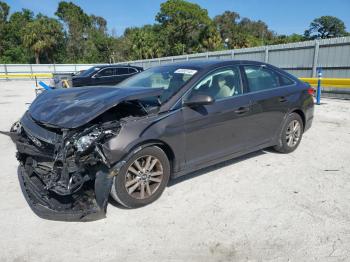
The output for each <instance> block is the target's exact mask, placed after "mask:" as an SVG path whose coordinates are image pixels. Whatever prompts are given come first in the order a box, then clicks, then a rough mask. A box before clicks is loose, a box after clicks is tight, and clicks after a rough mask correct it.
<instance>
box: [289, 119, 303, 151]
mask: <svg viewBox="0 0 350 262" xmlns="http://www.w3.org/2000/svg"><path fill="white" fill-rule="evenodd" d="M300 135H301V125H300V123H299V121H297V120H293V121H291V122H290V123H289V125H288V127H287V131H286V141H287V145H288V146H289V147H295V146H296V145H297V144H298V142H299V139H300Z"/></svg>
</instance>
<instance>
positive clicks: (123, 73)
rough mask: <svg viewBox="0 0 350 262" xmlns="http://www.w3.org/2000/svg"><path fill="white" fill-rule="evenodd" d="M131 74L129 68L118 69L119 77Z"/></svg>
mask: <svg viewBox="0 0 350 262" xmlns="http://www.w3.org/2000/svg"><path fill="white" fill-rule="evenodd" d="M127 74H129V68H127V67H118V68H117V75H127Z"/></svg>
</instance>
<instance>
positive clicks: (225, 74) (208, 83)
mask: <svg viewBox="0 0 350 262" xmlns="http://www.w3.org/2000/svg"><path fill="white" fill-rule="evenodd" d="M196 93H199V94H204V95H209V96H211V97H213V98H214V99H215V100H220V99H223V98H228V97H233V96H236V95H239V94H241V93H242V84H241V78H240V74H239V69H238V67H230V68H225V69H220V70H217V71H215V72H214V73H211V74H209V75H208V76H207V77H205V78H204V79H203V80H202V81H201V82H200V83H199V84H197V85H196V86H195V87H194V89H193V90H192V93H191V95H193V94H196Z"/></svg>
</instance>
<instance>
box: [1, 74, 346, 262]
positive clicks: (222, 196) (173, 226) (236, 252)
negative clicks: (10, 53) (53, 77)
mask: <svg viewBox="0 0 350 262" xmlns="http://www.w3.org/2000/svg"><path fill="white" fill-rule="evenodd" d="M0 94H1V95H0V130H8V129H9V127H10V125H11V123H12V122H14V121H15V120H17V119H18V118H19V117H20V116H21V115H22V114H23V112H24V111H25V109H26V108H27V107H28V103H30V102H31V101H32V100H33V98H34V96H35V95H34V83H33V82H32V81H10V82H6V81H0ZM349 160H350V101H342V100H332V99H323V104H322V105H320V106H317V107H316V110H315V120H314V124H313V126H312V128H311V129H310V130H309V131H308V132H307V133H305V135H304V137H303V141H302V142H301V144H300V146H299V148H298V149H297V150H296V151H295V152H293V153H292V154H288V155H282V154H277V153H274V152H272V151H269V150H268V151H259V152H256V153H253V154H250V155H248V156H245V157H241V158H239V159H236V160H232V161H229V162H226V163H223V164H220V165H216V166H214V167H211V168H208V169H205V170H202V171H200V172H197V173H195V174H190V175H188V176H186V177H184V178H181V179H178V180H175V181H173V182H172V183H171V185H169V187H168V188H167V189H166V190H165V192H164V194H163V195H162V197H161V198H160V199H159V200H158V201H156V202H155V203H154V204H152V205H149V206H147V207H144V208H139V209H134V210H126V209H121V208H118V207H115V206H113V205H111V204H110V205H109V206H108V212H107V218H106V219H103V220H99V221H95V222H89V223H73V222H71V223H68V222H55V221H47V220H43V219H40V218H39V217H37V216H36V215H35V214H34V213H33V212H32V211H31V210H30V208H29V206H28V204H27V203H26V201H25V199H24V197H23V195H22V192H21V190H20V187H19V183H18V179H17V176H16V167H17V162H16V159H15V146H14V145H13V144H12V142H11V141H10V139H9V138H7V137H5V136H2V135H0V164H1V167H2V172H1V188H0V199H1V200H0V232H1V237H0V261H104V262H105V261H120V260H123V261H151V260H152V261H350V194H349V192H350V161H349Z"/></svg>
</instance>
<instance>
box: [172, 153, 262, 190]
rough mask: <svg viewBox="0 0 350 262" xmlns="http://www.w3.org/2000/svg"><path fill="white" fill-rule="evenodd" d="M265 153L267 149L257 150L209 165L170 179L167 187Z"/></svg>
mask: <svg viewBox="0 0 350 262" xmlns="http://www.w3.org/2000/svg"><path fill="white" fill-rule="evenodd" d="M266 151H268V150H267V149H264V150H259V151H256V152H253V153H249V154H247V155H244V156H240V157H236V158H233V159H230V160H226V161H223V162H221V163H218V164H215V165H211V166H209V167H205V168H202V169H199V170H196V171H194V172H190V173H188V174H186V175H183V176H180V177H178V178H174V179H171V180H170V181H169V183H168V187H172V186H175V185H177V184H179V183H181V182H183V181H186V180H189V179H192V178H195V177H198V176H202V175H205V174H207V173H210V172H212V171H215V170H217V169H220V168H224V167H226V166H230V165H234V164H237V163H239V162H241V161H244V160H247V159H250V158H254V157H257V156H260V155H263V154H266Z"/></svg>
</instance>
